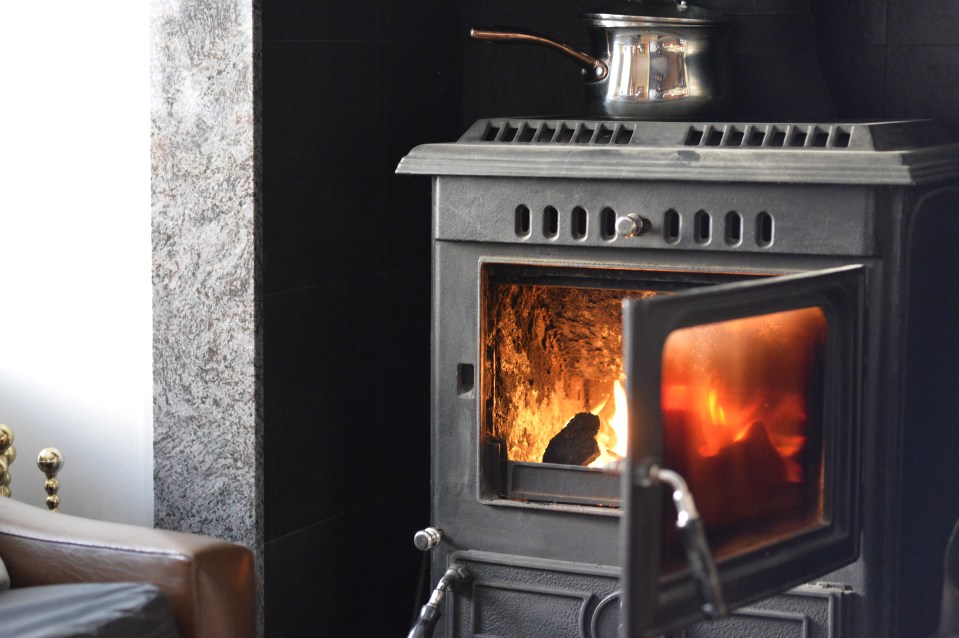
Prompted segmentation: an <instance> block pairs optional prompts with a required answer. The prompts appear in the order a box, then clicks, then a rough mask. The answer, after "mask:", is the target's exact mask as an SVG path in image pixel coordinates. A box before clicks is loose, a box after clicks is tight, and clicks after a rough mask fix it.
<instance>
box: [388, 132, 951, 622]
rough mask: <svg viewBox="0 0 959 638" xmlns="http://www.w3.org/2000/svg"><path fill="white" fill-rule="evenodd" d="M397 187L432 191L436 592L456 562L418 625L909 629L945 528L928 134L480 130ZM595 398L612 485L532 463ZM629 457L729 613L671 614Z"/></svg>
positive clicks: (645, 493)
mask: <svg viewBox="0 0 959 638" xmlns="http://www.w3.org/2000/svg"><path fill="white" fill-rule="evenodd" d="M398 172H400V173H408V174H420V175H428V176H432V183H433V239H434V243H433V269H434V270H433V272H434V275H433V328H432V330H433V340H432V342H433V349H432V362H433V363H432V371H433V372H432V401H433V405H432V431H433V454H432V511H433V520H432V521H431V525H432V526H433V527H435V528H438V529H441V530H442V531H443V541H442V542H441V543H440V544H439V545H438V546H437V547H436V548H435V549H433V550H432V551H433V556H432V576H433V582H436V581H437V580H438V579H439V578H440V577H441V576H442V575H443V573H444V572H445V571H446V569H447V568H448V567H449V566H451V565H459V566H463V567H465V568H466V569H467V570H468V571H469V573H470V574H471V578H470V580H469V582H468V583H467V584H466V585H465V586H464V587H461V588H460V589H459V590H458V591H456V592H455V593H454V594H453V595H452V596H451V597H449V598H448V599H447V600H446V602H445V607H444V610H443V618H442V619H441V621H440V625H439V627H438V628H437V634H438V635H441V636H447V637H453V636H456V637H462V636H486V637H492V636H498V637H504V638H505V637H523V638H530V637H533V636H544V637H546V636H548V637H550V638H560V637H565V636H570V637H591V638H601V637H612V636H617V635H622V636H629V637H630V638H636V637H637V636H639V635H640V634H642V633H647V634H658V633H661V632H663V631H666V632H676V635H683V636H736V637H737V638H741V637H743V636H756V637H759V636H763V637H765V636H770V635H782V636H797V637H799V636H827V635H829V636H862V637H870V638H873V637H879V636H889V637H893V636H903V635H928V634H929V633H930V632H932V631H933V630H934V628H935V626H936V624H937V622H938V617H937V612H938V600H939V591H940V584H941V560H942V556H943V553H944V551H945V546H946V541H947V538H948V535H949V531H950V529H951V527H952V525H953V523H954V522H955V520H956V516H957V515H959V493H957V487H956V486H957V485H959V481H957V480H956V477H955V474H954V471H953V468H954V467H955V465H956V464H955V459H956V458H957V454H959V436H957V434H959V433H957V428H956V425H955V424H956V423H957V422H959V401H957V399H956V398H955V397H956V396H959V392H957V391H956V389H955V388H954V386H955V385H956V384H957V381H959V363H957V361H959V338H957V336H956V335H955V334H954V326H955V325H957V323H956V321H955V313H956V312H959V301H957V296H959V295H957V285H956V283H955V273H956V272H959V258H957V257H956V256H955V253H956V246H955V243H956V242H955V239H956V238H959V219H957V212H959V188H957V177H959V147H957V146H956V145H954V144H951V143H949V142H948V141H947V138H946V137H945V136H944V135H943V133H942V132H941V131H940V130H939V129H938V128H937V127H936V126H935V125H934V124H932V123H930V122H885V123H837V124H832V123H829V124H822V123H820V124H788V125H787V124H748V123H680V122H630V121H580V120H561V119H509V120H505V119H504V120H481V121H479V122H477V123H476V124H475V125H474V126H473V127H472V128H471V129H470V130H469V131H468V132H467V133H466V134H465V135H464V136H463V137H462V138H461V139H460V140H459V141H458V142H456V143H451V144H431V145H424V146H421V147H417V148H416V149H414V150H413V151H411V152H410V154H409V155H408V156H407V157H405V158H404V159H403V160H402V162H401V163H400V166H399V169H398ZM784 335H785V336H784ZM697 374H698V375H699V377H697V376H696V375H697ZM611 381H612V383H610V382H611ZM616 381H619V383H620V386H621V388H622V389H623V391H624V392H625V395H626V396H627V397H628V398H627V399H626V400H625V403H624V405H628V413H629V416H628V436H629V446H628V448H629V449H628V453H626V452H624V451H623V450H622V449H621V450H620V451H619V452H618V453H617V452H615V451H613V448H612V446H610V448H609V454H610V455H612V458H620V456H622V457H623V458H622V459H621V460H620V461H618V463H617V464H616V465H615V466H614V467H615V468H616V471H613V472H611V471H609V469H608V467H609V466H607V469H606V470H604V469H602V468H591V467H585V465H586V461H593V460H594V459H593V457H594V454H593V452H592V448H593V443H592V441H589V442H588V446H587V447H588V448H589V449H587V450H586V452H585V453H584V455H585V456H584V458H579V457H578V456H577V455H578V454H580V452H578V451H576V450H578V449H581V443H582V441H581V440H578V443H577V445H580V448H576V446H575V445H574V446H573V447H574V448H576V449H574V451H573V452H572V453H571V454H572V456H569V455H567V456H562V455H561V456H560V457H559V460H557V457H555V455H554V456H552V457H550V456H549V455H548V454H547V456H546V457H545V458H546V459H547V460H549V461H550V462H543V459H544V456H543V455H544V452H543V448H544V447H545V446H547V445H549V444H552V439H554V438H556V437H557V436H558V435H557V432H559V431H560V430H563V429H564V425H565V426H566V427H569V424H571V423H572V422H571V421H570V419H571V418H572V417H573V416H574V415H575V414H581V415H587V416H581V418H582V419H585V420H586V421H589V422H590V423H593V424H594V429H595V427H596V426H595V423H597V422H598V420H600V419H601V420H602V426H601V429H602V430H603V431H605V430H608V429H609V426H608V424H607V421H612V417H611V416H610V414H611V408H609V407H607V406H609V405H611V404H612V403H613V402H614V397H613V395H614V393H615V388H614V386H615V382H616ZM620 402H622V400H620ZM527 403H529V404H535V405H536V406H537V407H536V409H537V410H539V413H537V414H533V415H532V416H531V414H532V413H531V412H530V411H529V410H527V408H525V407H523V406H522V405H521V404H523V405H525V404H527ZM617 409H618V408H617ZM550 411H551V416H549V418H548V419H547V417H545V416H543V414H545V412H550ZM588 414H595V415H597V416H596V417H592V416H588ZM537 419H539V420H551V425H550V426H549V428H548V429H549V432H548V433H547V434H546V435H545V436H543V435H542V434H539V435H536V434H535V433H533V430H535V427H534V426H533V425H531V423H533V422H535V421H537ZM568 421H569V424H568V423H567V422H568ZM584 422H585V421H584ZM587 429H588V428H587ZM568 432H572V430H568ZM537 436H538V437H539V438H537ZM624 436H625V434H622V433H620V434H619V438H620V439H622V438H623V437H624ZM559 438H563V437H559ZM614 438H615V437H614ZM603 453H604V454H606V448H605V447H604V448H603ZM574 457H575V458H574ZM585 457H590V458H589V459H586V458H585ZM652 465H655V466H657V467H659V466H664V467H667V468H669V467H671V468H673V469H676V470H678V471H680V473H681V474H684V475H686V478H687V480H688V481H689V483H690V489H691V491H692V494H693V496H694V497H695V498H696V502H697V504H698V506H699V509H700V511H701V512H702V513H703V522H704V524H705V529H706V534H707V536H708V538H709V543H710V545H711V547H712V550H713V552H714V556H715V558H716V561H717V566H718V571H719V580H720V582H721V586H722V590H723V594H724V596H725V597H726V600H727V602H728V603H729V604H730V607H731V608H733V611H732V612H731V613H730V615H729V616H728V617H726V618H723V619H719V620H711V621H702V622H696V623H695V624H690V622H693V621H698V620H701V619H702V617H703V616H702V613H701V603H702V590H701V588H698V587H697V583H696V582H694V579H692V578H690V576H689V574H688V570H687V569H686V566H685V562H684V555H683V552H682V550H681V549H679V550H677V547H679V545H678V541H677V539H676V538H675V534H674V533H673V532H671V531H670V530H671V525H670V522H671V521H672V520H673V519H674V517H675V512H674V510H672V509H671V505H670V502H669V500H668V499H664V497H663V494H662V490H661V489H660V488H658V487H655V486H651V485H650V484H649V480H648V479H649V473H648V472H649V468H650V466H652ZM644 477H645V481H644ZM624 589H625V594H624V593H623V591H624ZM621 601H622V602H623V605H622V608H620V603H621ZM620 625H623V628H622V629H620ZM620 631H622V634H620V633H619V632H620Z"/></svg>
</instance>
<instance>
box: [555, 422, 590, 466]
mask: <svg viewBox="0 0 959 638" xmlns="http://www.w3.org/2000/svg"><path fill="white" fill-rule="evenodd" d="M597 432H599V417H598V416H596V415H595V414H590V413H589V412H580V413H578V414H577V415H576V416H574V417H573V418H572V419H570V420H569V422H568V423H567V424H566V427H564V428H563V429H562V430H560V431H559V433H558V434H557V435H556V436H554V437H553V438H552V439H550V441H549V445H547V446H546V452H544V453H543V463H561V464H563V465H589V464H590V463H592V462H593V461H595V460H596V459H597V458H598V457H599V445H597V443H596V433H597Z"/></svg>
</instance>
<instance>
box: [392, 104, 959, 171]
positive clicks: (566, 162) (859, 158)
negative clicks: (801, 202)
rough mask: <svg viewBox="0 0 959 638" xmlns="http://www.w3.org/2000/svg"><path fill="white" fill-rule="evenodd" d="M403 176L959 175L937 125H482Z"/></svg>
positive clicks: (428, 147) (431, 151)
mask: <svg viewBox="0 0 959 638" xmlns="http://www.w3.org/2000/svg"><path fill="white" fill-rule="evenodd" d="M398 172H400V173H411V174H426V175H476V176H479V175H486V176H520V175H523V176H527V177H558V178H586V179H645V180H651V179H672V180H683V181H689V180H697V181H703V180H706V181H729V180H734V181H741V180H746V179H748V180H754V181H767V182H782V181H795V182H803V183H867V184H890V183H896V184H919V183H924V182H927V181H930V180H941V179H945V178H947V177H949V176H952V175H959V159H957V155H956V144H955V142H953V141H952V139H951V138H950V136H949V135H948V134H947V133H946V132H945V131H944V130H943V129H942V128H941V127H940V126H939V125H937V124H936V123H935V122H933V121H931V120H911V121H886V122H867V121H842V122H802V123H800V122H678V121H667V122H659V121H651V120H586V119H581V118H575V117H574V118H565V117H543V118H536V117H532V118H524V117H517V118H484V119H481V120H479V121H477V122H476V123H475V124H474V125H473V126H472V127H470V129H469V130H468V131H466V133H464V134H463V135H462V136H461V137H460V139H459V140H458V141H456V142H453V143H442V144H425V145H422V146H419V147H417V148H415V149H413V151H411V152H410V153H409V155H407V156H406V157H405V158H403V160H402V161H401V162H400V166H399V167H398Z"/></svg>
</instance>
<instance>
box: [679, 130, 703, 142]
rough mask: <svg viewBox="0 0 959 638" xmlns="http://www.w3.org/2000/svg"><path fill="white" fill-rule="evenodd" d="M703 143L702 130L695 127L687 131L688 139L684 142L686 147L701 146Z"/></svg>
mask: <svg viewBox="0 0 959 638" xmlns="http://www.w3.org/2000/svg"><path fill="white" fill-rule="evenodd" d="M702 141H703V132H702V130H700V129H698V128H695V127H693V126H690V127H689V130H688V131H686V139H684V140H683V145H684V146H699V143H700V142H702Z"/></svg>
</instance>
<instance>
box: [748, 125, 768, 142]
mask: <svg viewBox="0 0 959 638" xmlns="http://www.w3.org/2000/svg"><path fill="white" fill-rule="evenodd" d="M765 140H766V131H765V130H763V129H760V128H755V127H750V131H749V135H747V136H746V146H762V145H763V142H764V141H765Z"/></svg>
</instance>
